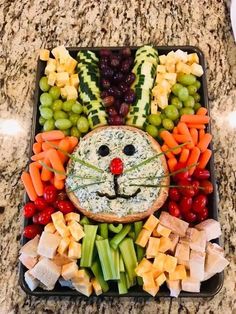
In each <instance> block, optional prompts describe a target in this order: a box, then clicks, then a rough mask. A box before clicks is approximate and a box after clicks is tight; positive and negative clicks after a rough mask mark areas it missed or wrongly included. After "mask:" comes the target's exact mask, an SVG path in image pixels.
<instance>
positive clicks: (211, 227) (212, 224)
mask: <svg viewBox="0 0 236 314" xmlns="http://www.w3.org/2000/svg"><path fill="white" fill-rule="evenodd" d="M195 228H196V229H198V230H204V231H205V232H206V240H207V241H210V240H213V239H216V238H219V236H220V235H221V228H220V223H219V222H218V221H216V220H214V219H207V220H205V221H203V222H201V223H200V224H198V225H196V226H195Z"/></svg>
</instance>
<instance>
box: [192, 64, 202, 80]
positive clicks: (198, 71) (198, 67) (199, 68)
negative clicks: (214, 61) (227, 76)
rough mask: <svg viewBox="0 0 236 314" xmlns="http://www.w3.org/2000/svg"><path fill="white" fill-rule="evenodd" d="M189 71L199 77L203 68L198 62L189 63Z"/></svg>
mask: <svg viewBox="0 0 236 314" xmlns="http://www.w3.org/2000/svg"><path fill="white" fill-rule="evenodd" d="M191 73H192V74H193V75H196V76H198V77H199V76H202V75H203V73H204V72H203V68H202V66H201V65H200V64H197V63H193V64H192V65H191Z"/></svg>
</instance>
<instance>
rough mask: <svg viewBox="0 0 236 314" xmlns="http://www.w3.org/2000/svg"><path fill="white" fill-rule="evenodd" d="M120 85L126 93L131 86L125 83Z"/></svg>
mask: <svg viewBox="0 0 236 314" xmlns="http://www.w3.org/2000/svg"><path fill="white" fill-rule="evenodd" d="M118 87H119V89H120V90H121V91H122V92H123V93H126V92H127V91H128V89H129V86H128V85H127V84H125V83H120V84H119V86H118Z"/></svg>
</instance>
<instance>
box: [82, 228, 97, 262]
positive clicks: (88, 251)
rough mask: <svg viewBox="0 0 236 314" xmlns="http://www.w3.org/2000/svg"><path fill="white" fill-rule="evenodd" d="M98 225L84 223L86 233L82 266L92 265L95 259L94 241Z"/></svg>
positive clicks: (83, 242) (83, 243)
mask: <svg viewBox="0 0 236 314" xmlns="http://www.w3.org/2000/svg"><path fill="white" fill-rule="evenodd" d="M97 229H98V226H94V225H84V233H85V236H84V237H83V241H82V247H81V260H80V266H81V267H91V265H92V259H93V249H94V242H95V237H96V233H97Z"/></svg>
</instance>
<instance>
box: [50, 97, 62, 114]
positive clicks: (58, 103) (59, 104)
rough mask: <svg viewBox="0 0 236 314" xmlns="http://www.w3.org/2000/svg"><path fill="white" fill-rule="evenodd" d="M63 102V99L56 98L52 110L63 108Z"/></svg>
mask: <svg viewBox="0 0 236 314" xmlns="http://www.w3.org/2000/svg"><path fill="white" fill-rule="evenodd" d="M62 104H63V101H62V100H61V99H57V100H54V102H53V104H52V110H53V111H59V110H61V109H62Z"/></svg>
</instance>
